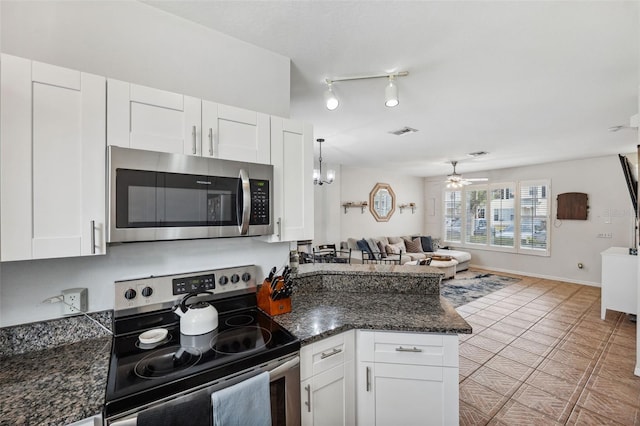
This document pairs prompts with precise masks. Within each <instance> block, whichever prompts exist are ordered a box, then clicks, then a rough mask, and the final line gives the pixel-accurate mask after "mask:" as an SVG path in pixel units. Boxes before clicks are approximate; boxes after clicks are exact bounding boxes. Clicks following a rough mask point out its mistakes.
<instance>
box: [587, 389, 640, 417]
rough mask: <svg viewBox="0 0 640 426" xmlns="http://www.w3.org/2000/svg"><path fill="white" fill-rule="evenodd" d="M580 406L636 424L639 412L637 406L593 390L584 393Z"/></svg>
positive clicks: (604, 415)
mask: <svg viewBox="0 0 640 426" xmlns="http://www.w3.org/2000/svg"><path fill="white" fill-rule="evenodd" d="M578 406H580V407H583V408H586V409H587V410H590V411H592V412H594V413H598V414H600V415H601V416H603V417H605V418H609V419H612V420H614V421H616V422H619V423H622V424H625V425H632V424H634V422H635V420H636V416H637V414H638V413H637V411H638V409H637V408H635V407H633V406H631V405H628V404H625V403H624V402H622V401H619V400H616V399H614V398H611V397H609V396H606V395H603V394H600V393H598V392H595V391H591V390H587V391H585V392H584V393H583V394H582V396H581V397H580V399H579V400H578Z"/></svg>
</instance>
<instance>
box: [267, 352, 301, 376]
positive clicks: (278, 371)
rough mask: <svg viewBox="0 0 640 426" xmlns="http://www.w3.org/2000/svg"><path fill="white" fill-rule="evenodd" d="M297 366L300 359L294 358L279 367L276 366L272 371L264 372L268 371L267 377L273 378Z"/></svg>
mask: <svg viewBox="0 0 640 426" xmlns="http://www.w3.org/2000/svg"><path fill="white" fill-rule="evenodd" d="M298 365H300V357H299V356H296V357H295V358H293V359H290V360H289V361H287V362H285V363H283V364H280V365H279V366H277V367H276V368H274V369H273V370H266V371H269V375H270V376H271V377H274V376H278V375H280V374H282V373H285V372H286V371H287V370H290V369H292V368H294V367H296V366H298Z"/></svg>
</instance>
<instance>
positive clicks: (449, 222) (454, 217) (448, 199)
mask: <svg viewBox="0 0 640 426" xmlns="http://www.w3.org/2000/svg"><path fill="white" fill-rule="evenodd" d="M461 197H462V191H446V192H445V193H444V239H445V240H446V241H451V242H456V243H459V242H461V241H462V240H461V239H460V237H461V235H462V233H461V227H460V225H461V224H462V198H461Z"/></svg>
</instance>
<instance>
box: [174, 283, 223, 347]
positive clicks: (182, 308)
mask: <svg viewBox="0 0 640 426" xmlns="http://www.w3.org/2000/svg"><path fill="white" fill-rule="evenodd" d="M202 293H209V294H211V292H209V291H204V292H200V293H189V294H187V295H186V296H185V297H184V298H183V299H182V302H180V304H179V305H177V306H176V307H175V308H174V310H173V312H174V313H175V314H176V315H178V316H179V317H180V333H181V334H186V335H189V336H196V335H199V334H205V333H209V332H211V331H213V330H215V329H216V328H218V311H217V309H216V308H214V307H213V306H212V305H211V304H210V303H209V302H204V301H203V302H197V303H194V304H192V305H189V306H187V300H189V298H191V297H194V296H197V295H198V294H202Z"/></svg>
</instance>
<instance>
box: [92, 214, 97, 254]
mask: <svg viewBox="0 0 640 426" xmlns="http://www.w3.org/2000/svg"><path fill="white" fill-rule="evenodd" d="M91 254H96V221H95V220H92V221H91Z"/></svg>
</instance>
